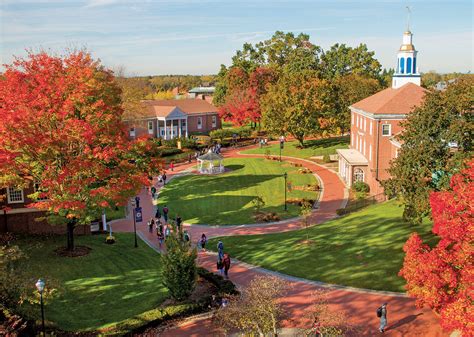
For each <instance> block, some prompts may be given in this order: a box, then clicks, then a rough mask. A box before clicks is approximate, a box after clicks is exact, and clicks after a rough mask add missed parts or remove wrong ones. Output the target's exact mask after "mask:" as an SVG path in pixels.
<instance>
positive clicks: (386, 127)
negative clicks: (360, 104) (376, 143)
mask: <svg viewBox="0 0 474 337" xmlns="http://www.w3.org/2000/svg"><path fill="white" fill-rule="evenodd" d="M391 135H392V126H391V125H390V124H382V136H391Z"/></svg>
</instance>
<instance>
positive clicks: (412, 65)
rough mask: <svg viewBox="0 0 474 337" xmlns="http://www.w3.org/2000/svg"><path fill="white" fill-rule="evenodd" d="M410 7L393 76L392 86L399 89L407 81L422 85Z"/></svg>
mask: <svg viewBox="0 0 474 337" xmlns="http://www.w3.org/2000/svg"><path fill="white" fill-rule="evenodd" d="M407 9H408V23H407V30H406V32H405V33H403V44H402V45H401V47H400V50H399V51H398V54H397V67H396V70H395V73H394V74H393V77H392V88H394V89H397V88H400V87H401V86H403V85H405V84H407V83H414V84H416V85H421V76H420V73H419V72H418V67H417V56H416V55H417V53H418V52H417V51H416V50H415V46H414V45H413V34H412V33H411V32H410V9H409V8H408V7H407Z"/></svg>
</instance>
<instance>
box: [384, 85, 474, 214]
mask: <svg viewBox="0 0 474 337" xmlns="http://www.w3.org/2000/svg"><path fill="white" fill-rule="evenodd" d="M473 102H474V76H465V77H462V78H459V79H458V80H457V81H456V82H454V83H453V84H451V85H450V86H448V88H447V90H446V91H433V92H428V93H427V94H426V97H425V100H424V103H423V105H422V106H420V107H418V108H416V109H415V110H414V111H413V112H412V113H411V114H410V115H409V116H408V118H407V120H406V121H405V122H404V123H402V125H403V127H404V128H405V131H404V132H403V134H401V135H400V136H399V137H398V138H399V140H400V142H401V143H402V147H401V150H400V152H399V155H398V157H397V158H396V159H395V160H394V161H393V162H392V165H391V167H390V169H389V172H390V174H391V176H392V178H391V179H388V180H386V181H384V182H383V185H384V187H385V193H386V194H388V195H396V196H399V197H400V198H401V200H402V201H403V203H404V205H405V210H404V213H403V216H404V218H405V219H406V220H408V221H411V222H413V223H419V222H421V220H422V217H423V216H426V215H428V214H429V212H430V206H429V200H428V197H429V194H430V192H432V191H439V190H444V189H446V188H447V187H448V184H449V178H450V176H451V175H452V174H453V173H455V172H457V171H459V169H460V167H461V166H462V163H463V161H464V159H466V158H469V157H470V156H472V140H473V133H474V120H473V114H472V107H473Z"/></svg>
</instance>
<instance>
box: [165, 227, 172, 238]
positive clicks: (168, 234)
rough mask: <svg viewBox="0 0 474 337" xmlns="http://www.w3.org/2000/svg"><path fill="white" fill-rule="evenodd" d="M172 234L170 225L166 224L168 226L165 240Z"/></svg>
mask: <svg viewBox="0 0 474 337" xmlns="http://www.w3.org/2000/svg"><path fill="white" fill-rule="evenodd" d="M170 234H171V230H170V226H168V225H166V228H165V241H166V239H167V238H168V236H170Z"/></svg>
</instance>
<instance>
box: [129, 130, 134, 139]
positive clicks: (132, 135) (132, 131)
mask: <svg viewBox="0 0 474 337" xmlns="http://www.w3.org/2000/svg"><path fill="white" fill-rule="evenodd" d="M129 135H130V137H135V128H130V131H129Z"/></svg>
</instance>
